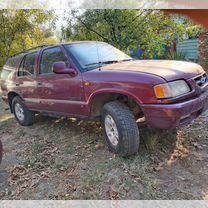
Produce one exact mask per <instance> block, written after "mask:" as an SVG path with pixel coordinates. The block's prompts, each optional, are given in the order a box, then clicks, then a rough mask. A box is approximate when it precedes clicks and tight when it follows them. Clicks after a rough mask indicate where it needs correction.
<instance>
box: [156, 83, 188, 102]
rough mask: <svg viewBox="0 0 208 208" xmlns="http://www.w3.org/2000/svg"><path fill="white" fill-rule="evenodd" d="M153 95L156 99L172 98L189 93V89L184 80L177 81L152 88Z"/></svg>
mask: <svg viewBox="0 0 208 208" xmlns="http://www.w3.org/2000/svg"><path fill="white" fill-rule="evenodd" d="M154 91H155V95H156V97H157V98H158V99H162V98H172V97H177V96H179V95H183V94H186V93H188V92H190V88H189V86H188V85H187V83H186V82H185V81H184V80H177V81H173V82H168V83H165V84H159V85H156V86H154Z"/></svg>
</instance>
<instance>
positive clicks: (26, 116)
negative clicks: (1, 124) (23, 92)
mask: <svg viewBox="0 0 208 208" xmlns="http://www.w3.org/2000/svg"><path fill="white" fill-rule="evenodd" d="M12 110H13V112H14V115H15V118H16V120H17V121H18V122H19V124H20V125H22V126H30V125H32V124H33V123H34V120H35V113H34V112H32V111H30V110H29V109H28V108H27V107H26V106H25V104H24V103H23V102H22V100H21V99H20V97H18V96H16V97H14V98H13V100H12Z"/></svg>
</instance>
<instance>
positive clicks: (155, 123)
mask: <svg viewBox="0 0 208 208" xmlns="http://www.w3.org/2000/svg"><path fill="white" fill-rule="evenodd" d="M142 108H143V112H144V115H145V119H146V123H147V125H148V126H149V127H151V128H158V129H173V128H176V127H178V126H183V125H187V124H189V123H191V122H192V121H193V120H194V119H195V118H197V117H198V116H199V115H200V114H201V113H202V112H204V111H205V110H207V108H208V91H206V92H204V93H203V94H201V95H200V96H199V97H197V98H194V99H191V100H188V101H185V102H181V103H176V104H154V105H152V104H144V105H142Z"/></svg>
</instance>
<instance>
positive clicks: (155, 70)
mask: <svg viewBox="0 0 208 208" xmlns="http://www.w3.org/2000/svg"><path fill="white" fill-rule="evenodd" d="M101 70H113V71H133V72H142V73H149V74H153V75H156V76H160V77H162V78H164V79H165V80H167V81H171V80H176V79H190V78H192V77H195V76H197V75H198V74H201V73H203V72H204V70H203V68H202V67H201V66H200V65H198V64H195V63H192V62H185V61H170V60H136V61H126V62H121V63H114V64H109V65H105V66H103V67H101Z"/></svg>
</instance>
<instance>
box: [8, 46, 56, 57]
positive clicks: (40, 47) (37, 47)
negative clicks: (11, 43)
mask: <svg viewBox="0 0 208 208" xmlns="http://www.w3.org/2000/svg"><path fill="white" fill-rule="evenodd" d="M48 46H52V45H50V44H45V45H40V46H36V47H34V48H30V49H27V50H25V51H22V52H20V53H16V54H14V55H12V56H11V57H14V56H18V55H20V54H22V53H27V52H29V51H32V50H35V49H42V48H45V47H48Z"/></svg>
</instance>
